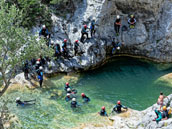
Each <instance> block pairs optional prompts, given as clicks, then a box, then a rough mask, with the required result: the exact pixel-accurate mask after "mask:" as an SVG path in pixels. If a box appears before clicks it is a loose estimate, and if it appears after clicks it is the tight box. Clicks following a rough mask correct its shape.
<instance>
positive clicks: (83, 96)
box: [81, 93, 90, 103]
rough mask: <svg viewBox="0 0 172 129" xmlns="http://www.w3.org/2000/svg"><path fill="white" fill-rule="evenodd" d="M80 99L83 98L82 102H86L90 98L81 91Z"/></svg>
mask: <svg viewBox="0 0 172 129" xmlns="http://www.w3.org/2000/svg"><path fill="white" fill-rule="evenodd" d="M81 96H82V99H83V100H84V103H88V102H89V101H90V98H89V97H87V96H86V95H85V94H84V93H81Z"/></svg>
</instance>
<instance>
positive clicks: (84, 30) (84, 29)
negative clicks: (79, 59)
mask: <svg viewBox="0 0 172 129" xmlns="http://www.w3.org/2000/svg"><path fill="white" fill-rule="evenodd" d="M87 29H88V28H87V25H84V27H83V28H82V30H81V42H82V43H83V41H84V35H86V36H87V39H88V32H87Z"/></svg>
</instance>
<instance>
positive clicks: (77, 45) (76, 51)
mask: <svg viewBox="0 0 172 129" xmlns="http://www.w3.org/2000/svg"><path fill="white" fill-rule="evenodd" d="M78 50H79V44H78V40H76V41H75V43H74V55H75V56H76V55H77V54H78Z"/></svg>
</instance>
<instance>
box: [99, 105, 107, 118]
mask: <svg viewBox="0 0 172 129" xmlns="http://www.w3.org/2000/svg"><path fill="white" fill-rule="evenodd" d="M99 114H100V116H108V115H107V112H106V110H105V106H103V107H102V109H101V111H100V112H99Z"/></svg>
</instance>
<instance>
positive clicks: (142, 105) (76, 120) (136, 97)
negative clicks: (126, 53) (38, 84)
mask: <svg viewBox="0 0 172 129" xmlns="http://www.w3.org/2000/svg"><path fill="white" fill-rule="evenodd" d="M171 70H172V69H171V68H169V69H163V70H160V69H159V68H158V67H157V65H156V64H152V63H147V62H144V61H141V60H138V59H133V58H118V59H115V60H114V61H112V62H110V63H107V64H106V65H105V66H103V67H101V68H99V69H97V70H93V71H89V72H87V73H84V74H82V75H80V78H79V80H78V81H76V80H75V79H73V80H71V81H70V82H71V83H72V86H74V87H75V88H76V89H77V90H78V96H77V100H78V102H79V103H80V104H81V105H82V106H81V107H80V108H79V109H77V110H72V109H71V108H70V103H68V102H65V100H64V96H65V93H64V91H63V89H64V83H65V82H66V81H67V79H66V78H62V76H60V77H54V78H51V79H50V80H51V82H50V81H49V83H48V84H46V87H45V88H44V89H40V88H37V89H34V90H28V89H25V90H22V91H19V90H14V91H11V92H9V93H8V95H4V99H6V100H8V104H7V107H8V108H9V110H10V112H12V113H14V114H15V115H17V117H18V118H19V120H20V122H21V125H20V126H19V124H18V125H16V126H17V127H18V128H20V127H21V128H22V129H45V128H46V129H58V128H59V129H63V128H64V129H67V128H71V127H75V126H79V124H80V123H91V122H93V123H96V122H97V123H98V122H99V120H100V118H99V116H98V115H97V112H98V111H100V109H101V107H102V106H106V109H107V112H108V113H110V112H111V109H112V107H113V105H114V104H115V103H116V101H117V100H121V102H122V104H124V105H126V106H128V107H129V108H132V109H136V110H144V109H146V108H147V107H149V106H151V105H152V104H154V103H156V101H157V97H158V96H159V93H160V91H163V92H164V94H166V95H168V94H170V93H172V88H170V87H167V86H164V85H163V84H158V83H156V84H155V81H156V80H157V79H158V78H159V77H161V76H163V75H165V74H167V73H170V72H171ZM57 92H62V96H56V93H57ZM82 92H84V93H85V94H86V95H87V96H89V97H90V98H91V102H90V103H89V104H83V103H82V100H81V97H80V94H81V93H82ZM52 95H54V97H53V98H51V96H52ZM17 96H20V97H21V98H22V100H28V99H30V98H31V99H35V98H36V100H37V103H36V105H33V106H28V107H17V106H16V104H15V102H14V100H15V98H16V97H17Z"/></svg>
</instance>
